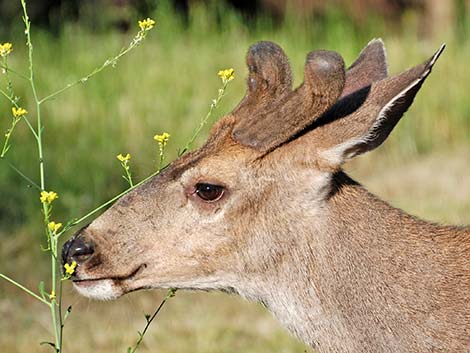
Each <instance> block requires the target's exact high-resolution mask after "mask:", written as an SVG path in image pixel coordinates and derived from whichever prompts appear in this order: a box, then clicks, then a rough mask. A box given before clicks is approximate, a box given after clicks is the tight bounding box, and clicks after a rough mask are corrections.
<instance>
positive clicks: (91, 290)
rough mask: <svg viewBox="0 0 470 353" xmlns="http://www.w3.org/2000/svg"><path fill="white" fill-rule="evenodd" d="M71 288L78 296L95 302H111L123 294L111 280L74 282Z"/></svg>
mask: <svg viewBox="0 0 470 353" xmlns="http://www.w3.org/2000/svg"><path fill="white" fill-rule="evenodd" d="M73 286H74V287H75V289H76V290H77V292H78V293H79V294H81V295H83V296H85V297H88V298H91V299H97V300H113V299H116V298H118V297H120V296H121V295H122V294H123V293H122V290H121V289H120V288H119V287H117V286H116V284H115V283H114V281H113V280H112V279H100V280H90V281H86V280H85V281H74V282H73Z"/></svg>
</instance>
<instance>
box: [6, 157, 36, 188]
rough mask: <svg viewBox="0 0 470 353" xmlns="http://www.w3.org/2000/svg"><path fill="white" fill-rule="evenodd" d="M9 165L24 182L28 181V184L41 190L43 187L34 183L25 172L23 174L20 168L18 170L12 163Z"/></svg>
mask: <svg viewBox="0 0 470 353" xmlns="http://www.w3.org/2000/svg"><path fill="white" fill-rule="evenodd" d="M7 163H8V165H9V166H10V168H11V169H13V170H14V171H15V172H17V173H18V174H19V175H20V176H21V177H22V178H23V179H24V180H26V181H27V182H28V183H30V184H31V185H33V186H34V187H35V188H36V189H38V190H41V187H40V186H39V185H38V184H36V183H35V182H34V181H32V180H31V179H30V178H29V177H28V176H26V175H25V174H24V173H23V172H21V170H19V169H18V168H16V167H15V166H14V165H13V164H11V163H10V162H7Z"/></svg>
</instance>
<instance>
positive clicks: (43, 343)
mask: <svg viewBox="0 0 470 353" xmlns="http://www.w3.org/2000/svg"><path fill="white" fill-rule="evenodd" d="M45 344H47V345H49V346H51V347H52V348H53V349H54V352H57V348H56V346H55V344H54V343H52V342H46V341H43V342H40V343H39V345H41V346H43V345H45Z"/></svg>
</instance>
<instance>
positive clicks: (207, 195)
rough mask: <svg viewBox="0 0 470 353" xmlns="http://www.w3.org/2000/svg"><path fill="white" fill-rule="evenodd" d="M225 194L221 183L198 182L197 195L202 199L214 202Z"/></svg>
mask: <svg viewBox="0 0 470 353" xmlns="http://www.w3.org/2000/svg"><path fill="white" fill-rule="evenodd" d="M223 194H224V187H223V186H221V185H214V184H208V183H197V184H196V195H197V196H199V197H200V198H201V199H202V200H204V201H207V202H213V201H217V200H219V199H220V198H221V197H222V195H223Z"/></svg>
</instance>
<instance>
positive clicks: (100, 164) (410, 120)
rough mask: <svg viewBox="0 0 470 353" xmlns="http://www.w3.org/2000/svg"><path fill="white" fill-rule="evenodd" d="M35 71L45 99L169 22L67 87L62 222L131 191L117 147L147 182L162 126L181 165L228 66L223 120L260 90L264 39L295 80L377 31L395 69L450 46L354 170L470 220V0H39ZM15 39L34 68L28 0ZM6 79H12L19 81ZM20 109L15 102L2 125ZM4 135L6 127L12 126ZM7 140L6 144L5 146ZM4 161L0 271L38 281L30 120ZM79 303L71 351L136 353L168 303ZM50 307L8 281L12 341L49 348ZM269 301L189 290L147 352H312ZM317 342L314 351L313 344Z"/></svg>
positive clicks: (132, 299) (411, 202)
mask: <svg viewBox="0 0 470 353" xmlns="http://www.w3.org/2000/svg"><path fill="white" fill-rule="evenodd" d="M28 5H29V12H30V17H31V20H32V22H33V27H32V38H33V42H34V48H35V53H34V55H35V70H36V78H37V84H38V90H39V95H40V96H41V97H44V96H46V95H47V94H49V93H51V92H53V91H56V90H57V89H60V88H62V87H63V86H64V85H65V84H67V83H68V82H72V81H74V80H77V79H79V78H80V77H82V76H84V75H86V74H87V73H89V72H90V71H92V70H93V69H94V68H95V67H97V66H100V65H101V64H102V63H103V62H104V61H105V60H106V59H107V58H109V57H111V56H114V55H115V54H116V53H117V52H118V51H119V50H120V49H121V48H122V47H124V46H126V45H127V43H128V42H129V41H130V40H131V39H132V37H133V36H134V35H135V33H136V32H137V30H138V26H137V21H138V20H139V19H142V18H146V17H152V18H154V19H155V20H156V21H157V25H156V28H155V29H154V30H152V31H151V32H150V34H149V36H148V38H147V39H146V40H145V42H144V43H143V45H142V46H141V47H139V48H137V49H136V50H135V51H133V52H131V53H130V54H129V55H128V56H126V57H124V58H123V59H122V60H121V61H120V62H119V63H118V65H117V66H116V67H115V68H109V69H107V70H106V71H104V72H102V73H100V74H99V75H98V76H96V77H94V78H93V79H92V80H90V81H89V82H87V83H86V85H79V86H77V87H75V88H74V89H72V90H70V91H67V92H66V93H64V94H63V95H61V96H59V97H57V99H55V100H53V101H50V102H48V103H47V104H45V106H44V107H43V109H44V110H43V113H44V123H45V126H46V128H45V130H44V138H45V156H46V157H45V163H46V168H47V169H46V170H47V175H46V177H47V184H48V188H50V189H53V190H54V191H56V192H58V193H59V195H60V199H59V201H58V202H57V204H56V205H55V206H54V213H55V217H54V219H55V220H59V221H62V220H67V219H69V218H71V217H77V216H81V215H83V214H84V213H85V212H87V211H88V210H90V209H92V208H94V207H95V206H96V205H99V204H100V203H102V202H104V201H106V200H107V199H109V198H111V197H112V196H114V195H115V194H117V193H119V192H120V191H122V190H124V189H125V188H126V182H125V181H124V180H123V179H122V177H121V174H122V171H121V168H120V165H119V162H118V161H117V160H116V155H117V154H118V153H131V154H132V162H131V165H132V170H133V174H134V176H135V178H136V180H140V179H142V178H144V177H145V176H147V175H148V174H150V173H151V172H152V171H154V170H155V168H156V165H157V163H158V155H157V145H156V144H155V141H153V138H152V137H153V135H154V134H156V133H161V132H163V131H166V132H169V133H170V134H171V140H170V143H169V145H168V148H167V150H168V160H171V159H173V158H175V156H176V153H177V150H178V148H179V147H181V146H183V145H184V143H185V142H186V141H187V140H188V139H189V137H190V136H191V134H192V132H193V131H194V129H195V128H196V127H197V125H198V124H199V121H200V119H201V118H202V117H203V116H205V114H206V112H207V110H208V109H209V105H210V102H211V99H212V98H214V97H215V96H216V95H217V89H218V88H219V86H220V80H219V79H218V77H217V72H218V70H220V69H223V68H227V67H234V68H235V70H236V79H235V80H234V81H232V83H231V84H230V86H229V88H228V91H227V95H226V97H224V99H223V102H222V104H221V106H220V108H219V109H217V111H216V114H215V115H214V118H213V120H212V121H211V123H210V124H208V126H207V127H206V128H205V129H204V131H203V133H202V134H201V136H200V138H199V140H198V141H197V145H200V144H201V143H202V142H203V141H204V139H205V137H206V136H207V133H208V130H209V128H210V125H212V123H213V122H214V121H215V119H217V118H218V117H220V116H222V115H223V114H224V113H227V112H228V111H230V110H231V108H233V107H234V106H235V104H237V103H238V102H239V100H240V99H241V98H242V96H243V94H244V91H245V76H246V68H245V64H244V56H245V53H246V50H247V48H248V46H249V45H251V44H252V43H254V42H256V41H258V40H272V41H275V42H277V43H279V44H280V45H281V46H282V47H283V48H284V49H285V51H286V53H287V55H288V56H289V57H290V59H291V64H292V66H293V71H294V73H295V82H296V83H297V84H299V83H300V82H301V78H302V70H303V63H304V60H305V56H306V54H307V52H308V51H310V50H313V49H320V48H324V49H332V50H336V51H338V52H340V53H341V54H342V55H343V57H344V58H345V61H346V63H347V64H351V63H352V62H353V60H354V59H355V58H356V57H357V55H358V54H359V52H360V50H361V49H362V48H363V47H364V46H365V45H366V44H367V43H368V42H369V40H371V39H372V38H377V37H381V38H383V40H384V42H385V45H386V47H387V50H388V60H389V65H390V72H391V73H397V72H399V71H401V70H404V69H406V68H408V67H410V66H413V65H415V64H417V63H420V62H421V61H423V60H424V59H426V58H428V57H429V56H430V55H432V53H433V52H434V51H435V50H436V49H437V48H438V47H439V45H440V44H441V43H442V42H446V43H447V48H446V50H445V52H444V54H443V56H442V57H441V59H439V62H438V64H437V65H436V67H435V69H434V70H433V73H432V75H431V76H430V78H429V79H428V80H427V81H426V83H425V85H424V87H423V88H422V90H421V91H420V93H419V95H418V96H417V98H416V100H415V103H414V104H413V106H412V108H411V109H410V110H409V112H408V113H407V114H406V116H405V118H404V119H403V120H402V121H401V122H400V124H399V125H398V126H397V128H396V129H395V131H394V132H393V133H392V135H391V136H390V138H389V139H388V140H387V142H386V143H385V144H384V145H383V146H382V147H380V148H379V149H378V150H376V151H375V152H373V153H370V154H369V155H366V156H364V157H360V158H358V159H357V160H356V161H353V162H352V163H350V164H349V165H348V166H347V168H346V169H347V170H348V172H350V174H352V175H353V177H355V178H356V179H358V180H359V181H360V182H362V183H363V184H365V185H366V186H367V187H368V188H369V189H370V190H372V191H373V192H374V193H376V194H378V195H379V196H380V197H382V198H384V199H386V200H388V201H389V202H391V203H392V204H393V205H394V206H397V207H401V208H403V209H405V210H406V211H407V212H409V213H412V214H415V215H418V216H420V217H423V218H427V219H431V220H434V221H438V222H445V223H457V224H464V223H467V224H468V223H470V99H469V98H470V83H469V82H470V68H469V62H470V37H469V35H470V12H469V11H470V1H469V0H446V1H442V0H376V1H374V0H332V1H326V0H294V1H287V0H258V1H248V0H247V1H236V0H232V1H228V0H227V1H202V0H200V1H196V0H194V1H191V0H187V1H177V0H174V1H169V0H167V1H157V0H81V1H78V0H42V1H30V3H29V4H28ZM3 42H12V43H13V45H14V51H13V53H12V54H11V55H10V56H9V64H10V67H11V68H13V69H14V70H16V71H18V72H21V73H26V72H27V59H26V54H27V52H26V46H25V38H24V28H23V25H22V20H21V6H20V2H19V0H18V1H12V0H0V43H3ZM12 77H13V80H14V82H13V83H14V89H15V93H16V95H17V96H19V97H21V101H20V102H21V106H23V107H25V108H26V109H27V110H28V111H30V113H31V117H33V116H34V106H33V104H32V97H31V92H30V91H29V89H28V86H27V83H26V82H25V81H24V80H22V79H21V78H18V77H15V76H12ZM5 84H6V82H5V80H4V77H2V75H0V86H2V87H5ZM10 109H11V106H10V104H9V103H8V101H6V100H5V99H3V97H0V130H1V131H6V129H7V128H8V127H9V124H10V119H11V117H10V115H11V112H10ZM1 136H2V137H3V133H2V135H1ZM1 142H2V143H3V140H2V141H1ZM12 144H13V145H12V148H11V150H10V151H9V153H8V155H7V158H6V159H4V160H0V196H1V202H0V272H3V273H5V274H7V275H10V276H11V277H13V278H15V279H16V280H18V281H20V282H21V283H24V284H26V285H27V286H28V287H30V288H33V289H34V288H37V285H38V283H39V281H40V280H42V279H45V278H46V276H47V273H48V256H46V254H44V253H43V252H42V251H41V250H40V247H39V244H40V243H41V242H42V243H43V240H44V239H42V236H43V235H42V230H41V228H40V226H41V217H42V216H41V214H40V212H39V206H40V204H39V200H38V193H37V190H35V189H34V188H31V187H30V185H28V184H27V183H26V182H25V181H24V179H22V178H21V177H20V176H18V174H17V173H16V172H14V171H13V170H12V169H11V168H10V167H9V163H11V164H13V165H15V166H16V167H17V168H19V169H20V170H21V171H22V172H24V173H25V174H26V175H28V176H30V177H31V178H32V179H33V180H35V181H36V180H38V176H37V167H38V161H37V157H36V156H37V151H36V146H35V143H34V141H33V139H32V136H31V135H30V132H29V130H28V129H27V127H26V126H25V125H24V124H23V123H21V124H19V125H18V126H17V128H16V130H15V132H14V135H13V138H12ZM65 295H66V302H67V304H69V303H70V304H73V305H74V310H73V311H74V312H73V314H72V316H71V317H70V319H68V320H69V321H68V322H67V326H66V329H65V334H66V338H65V342H66V343H65V352H91V351H99V352H119V351H120V352H124V351H125V349H126V347H127V346H128V345H130V344H131V343H133V342H134V341H135V338H136V337H137V335H136V331H137V330H140V329H142V327H143V325H144V324H145V320H144V317H143V315H144V313H149V312H151V311H152V310H153V309H154V308H155V307H156V306H157V305H158V302H159V300H160V299H161V297H162V293H160V292H158V291H154V292H146V293H133V294H131V295H128V296H125V297H123V298H121V299H119V300H118V301H117V302H106V303H97V302H92V301H89V300H87V299H84V298H80V297H78V296H77V295H76V294H75V293H74V292H73V290H72V288H71V286H70V285H69V284H68V283H67V284H66V285H65ZM50 329H51V328H50V326H49V312H48V311H47V310H45V308H42V306H41V304H37V303H36V302H35V301H34V299H31V298H30V297H28V296H26V295H24V294H23V293H22V292H20V291H18V290H17V289H16V288H14V287H12V286H11V285H9V284H7V283H6V282H4V281H0V347H1V349H0V350H1V351H5V352H10V353H12V352H13V353H15V352H26V351H28V352H48V351H49V350H50V347H46V346H41V347H40V346H39V345H38V344H39V342H41V341H44V340H48V339H50V337H51V335H52V333H51V330H50ZM306 349H307V348H306V347H305V346H304V345H303V344H301V343H300V342H298V341H296V340H295V339H294V338H292V337H291V336H289V335H288V334H287V333H286V332H285V331H284V330H283V329H282V328H281V327H280V326H279V325H278V323H277V322H276V321H275V320H274V319H272V318H271V315H270V314H269V313H267V312H266V311H265V310H264V309H262V308H261V307H260V306H259V305H257V304H253V303H247V302H245V301H243V300H241V299H239V298H236V297H232V296H228V295H223V294H218V293H203V294H198V293H180V292H179V293H177V296H176V297H175V298H174V299H172V300H171V301H170V303H169V305H168V306H167V307H166V308H165V309H164V310H163V312H162V314H161V316H160V317H159V318H158V319H157V321H156V322H155V324H154V325H153V326H152V327H151V329H150V332H149V334H148V336H147V337H146V338H145V340H144V344H143V346H142V348H141V350H140V351H141V352H219V353H220V352H299V353H300V352H304V351H305V350H306ZM307 351H309V352H311V350H309V349H307Z"/></svg>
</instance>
